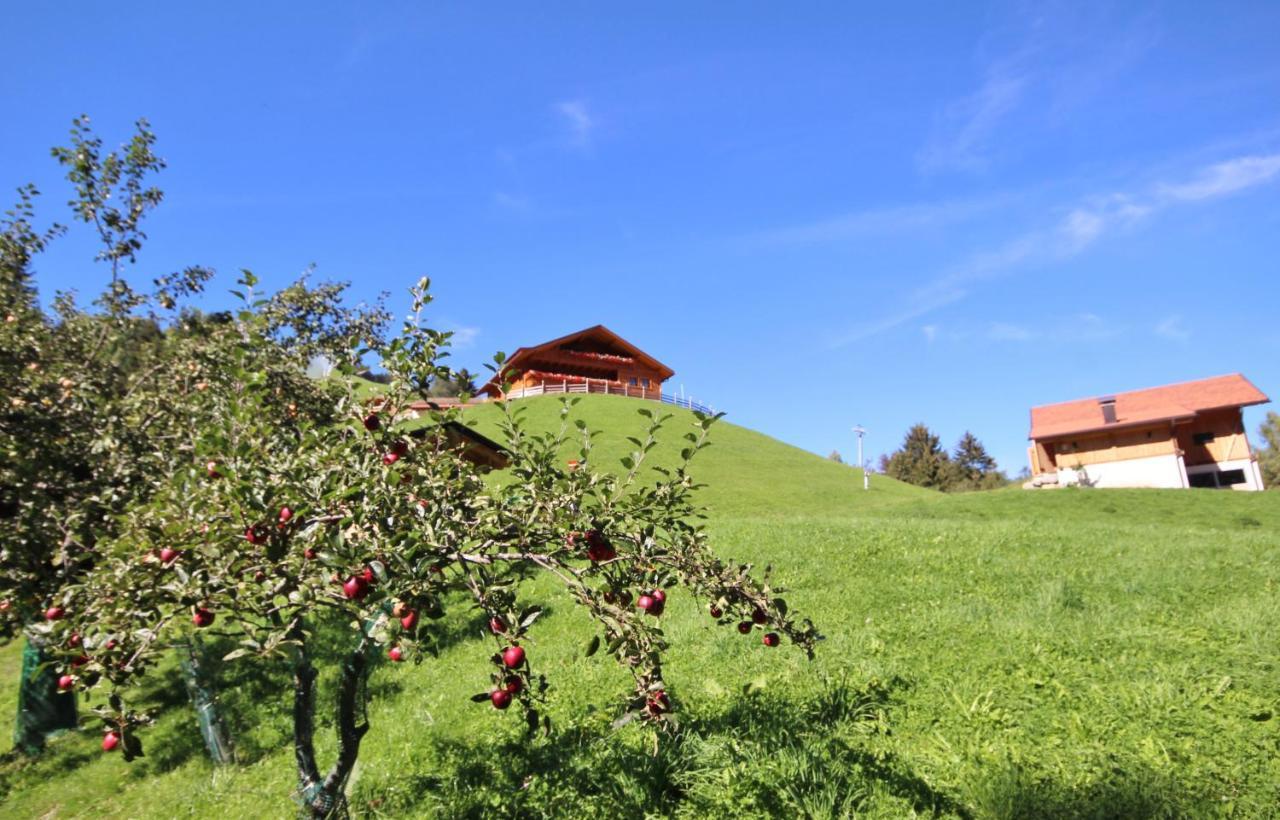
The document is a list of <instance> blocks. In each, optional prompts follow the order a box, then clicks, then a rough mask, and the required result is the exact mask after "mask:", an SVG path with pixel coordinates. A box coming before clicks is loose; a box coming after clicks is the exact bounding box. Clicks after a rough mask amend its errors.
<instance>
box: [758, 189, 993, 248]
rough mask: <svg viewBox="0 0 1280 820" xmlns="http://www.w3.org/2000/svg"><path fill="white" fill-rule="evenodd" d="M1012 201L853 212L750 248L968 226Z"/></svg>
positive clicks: (762, 237) (772, 233) (763, 238)
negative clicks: (959, 225)
mask: <svg viewBox="0 0 1280 820" xmlns="http://www.w3.org/2000/svg"><path fill="white" fill-rule="evenodd" d="M1012 199H1013V196H1012V195H995V196H988V197H981V198H973V199H955V200H947V201H943V202H921V203H913V204H910V205H898V206H892V207H888V208H871V209H867V210H861V211H852V212H849V213H844V214H840V215H838V216H834V217H828V218H825V219H818V220H815V221H813V222H808V223H804V224H799V225H791V226H789V227H785V228H779V229H777V230H769V231H762V232H760V233H756V234H752V235H750V236H748V237H746V242H747V243H748V244H750V245H803V244H818V243H823V242H841V241H848V240H852V239H860V238H863V237H867V236H883V235H886V234H901V233H915V232H919V231H928V230H934V229H937V228H942V227H946V226H949V225H955V224H958V223H962V222H967V221H969V220H971V219H973V218H975V217H978V216H981V215H982V214H984V213H987V212H990V211H992V210H994V209H995V208H998V207H1000V206H1001V205H1005V204H1007V203H1008V202H1010V201H1011V200H1012Z"/></svg>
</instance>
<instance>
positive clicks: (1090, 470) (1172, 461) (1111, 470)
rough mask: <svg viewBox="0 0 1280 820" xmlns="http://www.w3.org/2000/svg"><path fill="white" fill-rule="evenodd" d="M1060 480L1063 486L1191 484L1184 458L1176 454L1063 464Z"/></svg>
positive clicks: (1174, 486) (1059, 474)
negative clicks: (1098, 462) (1078, 464)
mask: <svg viewBox="0 0 1280 820" xmlns="http://www.w3.org/2000/svg"><path fill="white" fill-rule="evenodd" d="M1058 483H1059V484H1060V485H1062V486H1070V485H1072V484H1081V483H1088V485H1089V486H1092V487H1164V488H1169V489H1179V488H1182V487H1185V486H1187V483H1186V476H1185V474H1184V473H1183V466H1182V459H1180V458H1178V456H1176V455H1173V454H1172V453H1169V454H1166V455H1162V456H1150V457H1148V458H1131V459H1126V460H1124V461H1108V462H1105V463H1103V464H1086V465H1084V466H1083V467H1081V468H1079V469H1071V468H1069V467H1063V468H1061V469H1059V470H1058Z"/></svg>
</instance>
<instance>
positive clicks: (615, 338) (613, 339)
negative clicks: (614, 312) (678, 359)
mask: <svg viewBox="0 0 1280 820" xmlns="http://www.w3.org/2000/svg"><path fill="white" fill-rule="evenodd" d="M587 337H591V338H594V339H597V340H600V341H603V342H606V343H608V344H611V345H614V346H616V347H618V348H620V349H622V350H625V351H626V352H627V353H629V354H630V355H632V356H634V357H635V358H636V360H637V361H639V362H642V363H643V364H645V365H648V366H649V367H651V368H653V369H654V370H656V371H658V373H659V374H661V378H662V380H663V381H666V380H667V379H669V378H671V377H672V376H674V375H675V373H676V371H674V370H672V369H671V368H670V367H667V366H666V365H665V364H663V363H662V362H660V361H658V360H657V359H655V358H653V357H652V356H650V355H649V354H648V353H645V352H644V351H643V350H641V349H640V348H638V347H636V346H635V345H633V344H631V342H628V341H627V340H626V339H624V338H622V337H621V336H619V335H618V334H616V333H614V332H613V331H612V330H610V329H609V328H607V327H605V326H604V325H593V326H591V327H588V328H584V329H583V330H579V331H577V332H576V333H570V334H568V335H566V336H561V337H560V338H558V339H552V340H551V341H549V342H543V343H542V344H540V345H534V346H532V347H521V348H518V349H517V350H516V352H515V353H512V354H511V356H510V357H509V358H508V359H507V362H506V364H505V365H504V367H503V372H504V373H510V372H511V371H513V370H516V371H518V370H521V369H522V367H523V365H524V364H525V363H526V362H528V361H529V360H530V359H533V358H534V357H536V356H537V354H538V353H540V352H542V351H544V350H550V349H553V348H557V347H560V346H562V345H565V344H569V343H570V342H575V341H577V340H579V339H583V338H587ZM497 382H498V377H497V376H496V375H495V376H494V377H493V378H492V379H490V380H489V381H488V383H487V384H485V386H484V387H482V388H481V392H485V391H488V390H491V389H494V388H496V387H497V386H498V385H497Z"/></svg>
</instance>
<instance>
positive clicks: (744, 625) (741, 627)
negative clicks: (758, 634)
mask: <svg viewBox="0 0 1280 820" xmlns="http://www.w3.org/2000/svg"><path fill="white" fill-rule="evenodd" d="M752 626H753V624H752V623H751V622H750V621H742V622H741V623H739V624H738V631H739V632H741V633H742V634H743V635H750V634H751V627H752Z"/></svg>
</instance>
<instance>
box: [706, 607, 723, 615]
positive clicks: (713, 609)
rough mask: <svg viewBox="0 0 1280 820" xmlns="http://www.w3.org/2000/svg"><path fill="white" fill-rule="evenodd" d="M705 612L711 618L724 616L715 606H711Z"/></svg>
mask: <svg viewBox="0 0 1280 820" xmlns="http://www.w3.org/2000/svg"><path fill="white" fill-rule="evenodd" d="M707 612H709V613H711V617H712V618H719V617H720V616H721V615H723V614H724V610H722V609H720V607H718V606H716V605H715V604H712V605H711V606H710V607H709V608H708V609H707Z"/></svg>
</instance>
